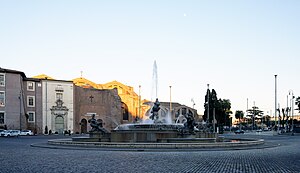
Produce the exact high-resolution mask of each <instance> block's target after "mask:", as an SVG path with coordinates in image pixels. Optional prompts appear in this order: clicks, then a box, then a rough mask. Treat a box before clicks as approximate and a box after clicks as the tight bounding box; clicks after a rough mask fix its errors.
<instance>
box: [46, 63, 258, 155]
mask: <svg viewBox="0 0 300 173" xmlns="http://www.w3.org/2000/svg"><path fill="white" fill-rule="evenodd" d="M152 89H153V90H154V92H153V90H152V94H153V93H155V96H156V97H155V98H156V101H155V102H152V101H151V103H149V104H150V105H151V109H150V110H148V113H147V114H148V116H147V117H148V119H146V120H143V121H140V122H137V123H132V124H121V125H119V126H117V127H116V128H115V129H114V130H112V131H111V132H110V133H109V132H108V131H106V130H105V129H104V128H102V127H100V126H99V125H98V124H97V123H95V120H93V119H91V120H89V122H90V125H91V127H92V130H91V131H90V135H89V137H74V138H72V141H66V140H50V141H48V143H49V144H53V145H76V146H78V145H79V146H80V145H83V146H89V145H92V146H94V147H95V146H98V147H105V148H164V149H165V148H173V149H177V148H206V147H218V146H222V147H228V146H229V147H230V146H232V145H234V146H238V145H239V144H240V145H242V146H245V145H257V144H261V143H263V141H256V142H255V141H251V140H250V142H247V141H246V142H245V141H244V142H243V141H241V142H240V143H239V142H236V141H235V142H231V143H230V142H221V141H222V140H223V138H220V137H219V136H218V134H217V133H209V132H205V130H203V129H202V131H201V130H199V129H197V128H195V120H194V117H193V115H192V114H191V113H186V114H185V115H182V116H183V117H181V118H183V119H185V122H184V123H177V121H178V120H177V121H176V122H174V123H172V119H171V111H170V110H168V111H166V109H165V108H163V109H161V107H160V102H159V100H158V98H157V66H156V61H155V62H154V66H153V87H152ZM151 100H152V98H151ZM178 118H179V117H178Z"/></svg>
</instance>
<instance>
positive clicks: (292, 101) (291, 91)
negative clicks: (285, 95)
mask: <svg viewBox="0 0 300 173" xmlns="http://www.w3.org/2000/svg"><path fill="white" fill-rule="evenodd" d="M289 95H291V96H292V99H291V103H290V104H291V109H292V111H291V114H292V128H291V130H292V133H293V132H294V98H295V96H294V92H293V90H289Z"/></svg>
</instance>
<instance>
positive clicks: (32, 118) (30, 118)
mask: <svg viewBox="0 0 300 173" xmlns="http://www.w3.org/2000/svg"><path fill="white" fill-rule="evenodd" d="M27 114H28V122H34V121H35V112H27Z"/></svg>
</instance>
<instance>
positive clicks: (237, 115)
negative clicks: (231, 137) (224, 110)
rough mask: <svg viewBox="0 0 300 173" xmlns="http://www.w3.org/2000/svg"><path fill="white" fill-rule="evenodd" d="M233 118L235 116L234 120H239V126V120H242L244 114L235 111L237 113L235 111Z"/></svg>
mask: <svg viewBox="0 0 300 173" xmlns="http://www.w3.org/2000/svg"><path fill="white" fill-rule="evenodd" d="M234 116H235V118H236V119H239V125H241V119H242V118H244V112H243V111H240V110H237V111H235V115H234ZM240 127H241V126H240Z"/></svg>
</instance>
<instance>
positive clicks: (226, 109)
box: [203, 89, 232, 127]
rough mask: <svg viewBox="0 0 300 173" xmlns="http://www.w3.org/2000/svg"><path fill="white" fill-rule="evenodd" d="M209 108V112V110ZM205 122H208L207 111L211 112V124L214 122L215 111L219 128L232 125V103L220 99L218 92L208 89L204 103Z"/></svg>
mask: <svg viewBox="0 0 300 173" xmlns="http://www.w3.org/2000/svg"><path fill="white" fill-rule="evenodd" d="M208 107H209V110H208ZM204 108H205V110H204V115H203V119H204V121H206V120H207V111H209V122H213V121H212V120H213V112H214V110H215V118H216V120H217V126H219V127H222V126H224V125H230V118H229V116H230V114H232V111H231V110H230V109H231V103H230V100H229V99H218V97H217V92H216V91H215V90H214V89H212V91H211V92H210V90H209V89H208V90H207V92H206V95H205V103H204Z"/></svg>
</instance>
